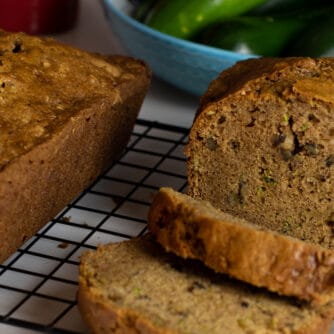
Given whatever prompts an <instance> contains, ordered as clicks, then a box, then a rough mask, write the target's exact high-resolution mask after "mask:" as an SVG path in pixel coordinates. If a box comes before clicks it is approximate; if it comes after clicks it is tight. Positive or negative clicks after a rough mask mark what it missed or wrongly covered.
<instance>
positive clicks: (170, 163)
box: [0, 120, 188, 334]
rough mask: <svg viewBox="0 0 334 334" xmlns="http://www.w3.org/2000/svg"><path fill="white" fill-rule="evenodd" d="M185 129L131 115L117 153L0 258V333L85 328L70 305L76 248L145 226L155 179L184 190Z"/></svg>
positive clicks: (79, 250)
mask: <svg viewBox="0 0 334 334" xmlns="http://www.w3.org/2000/svg"><path fill="white" fill-rule="evenodd" d="M187 134H188V130H187V129H184V128H179V127H172V126H168V125H164V124H161V123H153V122H148V121H144V120H137V122H136V125H135V127H134V131H133V133H132V136H131V139H130V141H129V144H128V146H127V148H126V149H125V151H124V152H123V154H122V156H121V157H120V159H119V160H118V161H116V162H115V163H113V164H112V166H111V167H110V168H109V169H108V170H107V172H106V173H104V174H103V175H102V176H100V177H99V178H98V179H97V180H96V181H95V182H94V184H92V185H91V187H89V188H88V189H86V190H85V191H84V192H83V193H82V194H80V195H79V196H78V197H77V198H76V199H75V200H73V202H72V203H70V204H69V205H68V206H67V207H65V208H64V209H63V210H62V212H60V213H59V214H58V215H57V216H56V217H55V218H54V219H53V220H52V221H50V222H49V223H48V224H47V225H46V226H45V227H44V228H43V229H42V230H40V231H39V232H38V233H37V234H36V235H35V236H34V237H33V238H31V239H30V240H29V241H28V242H26V243H25V244H24V245H23V246H22V247H21V248H20V249H19V250H18V251H17V252H16V253H15V254H13V255H12V256H11V257H10V258H9V259H8V260H7V261H6V262H5V263H3V264H2V265H0V333H6V334H7V333H8V334H12V333H13V334H14V333H15V334H18V333H22V334H32V333H43V332H45V333H64V334H65V333H88V331H87V329H86V327H85V325H84V324H83V323H82V320H81V317H80V315H79V312H78V310H77V307H76V291H77V276H78V264H79V258H80V254H82V252H84V251H86V250H89V249H94V248H95V247H96V246H97V245H98V244H104V243H110V242H116V241H121V240H124V239H129V238H131V237H135V236H138V235H140V234H142V233H144V232H145V229H146V216H147V211H148V207H149V205H150V202H151V199H152V195H153V193H154V192H155V191H156V190H157V189H158V188H159V187H160V186H171V187H173V188H174V189H178V190H181V191H183V190H185V188H186V178H185V175H186V171H185V157H184V154H183V151H184V145H185V143H186V140H187Z"/></svg>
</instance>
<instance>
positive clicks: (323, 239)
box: [186, 58, 334, 249]
mask: <svg viewBox="0 0 334 334" xmlns="http://www.w3.org/2000/svg"><path fill="white" fill-rule="evenodd" d="M186 155H187V158H188V163H187V165H188V181H189V188H188V189H189V194H190V195H191V196H193V197H196V198H201V199H205V200H208V201H210V202H211V203H212V204H213V205H214V206H215V207H217V208H220V209H222V210H223V211H225V212H228V213H230V214H233V215H236V216H238V217H241V218H245V219H247V220H248V221H249V222H251V223H254V224H258V225H261V226H264V227H266V228H269V229H272V230H274V231H277V232H281V233H284V234H286V235H288V236H292V237H296V238H299V239H301V240H305V241H308V242H311V243H314V244H316V245H321V246H323V247H326V248H329V249H333V247H334V238H333V236H334V205H333V194H334V175H333V171H334V58H323V59H310V58H284V59H270V58H267V59H266V58H260V59H251V60H247V61H243V62H240V63H237V64H236V65H235V66H233V67H232V68H230V69H228V70H226V71H224V72H223V73H222V74H221V75H220V76H219V77H218V78H217V79H216V80H214V81H213V82H212V83H211V85H210V86H209V88H208V91H207V92H206V94H205V95H204V96H203V97H202V99H201V103H200V107H199V109H198V112H197V115H196V118H195V120H194V123H193V126H192V129H191V132H190V136H189V143H188V145H187V147H186Z"/></svg>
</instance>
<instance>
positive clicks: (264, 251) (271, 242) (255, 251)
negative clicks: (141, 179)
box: [148, 188, 334, 304]
mask: <svg viewBox="0 0 334 334" xmlns="http://www.w3.org/2000/svg"><path fill="white" fill-rule="evenodd" d="M148 228H149V230H150V232H151V233H152V234H153V235H154V236H155V238H156V240H157V241H158V242H159V243H160V244H161V245H162V246H163V247H164V248H165V249H166V250H167V251H170V252H173V253H175V254H177V255H179V256H181V257H183V258H193V259H198V260H201V261H203V262H204V263H205V264H206V265H207V266H208V267H210V268H212V269H214V270H215V271H216V272H223V273H227V274H229V275H230V276H233V277H235V278H238V279H239V280H242V281H245V282H248V283H250V284H252V285H255V286H258V287H266V288H267V289H269V290H271V291H274V292H278V293H279V294H281V295H287V296H295V297H298V298H299V299H303V300H307V301H310V302H312V303H313V304H325V303H328V302H329V301H333V300H334V285H333V277H334V251H333V250H329V249H327V248H325V247H321V246H319V245H315V244H313V243H310V242H305V241H301V240H299V239H296V238H291V237H289V236H286V235H284V234H281V233H277V232H275V231H272V230H268V229H267V228H265V227H261V226H259V225H254V224H251V223H248V222H247V221H246V220H244V219H242V218H238V217H235V216H232V215H230V214H227V213H224V212H222V211H220V210H218V209H216V208H214V207H213V206H212V205H211V204H210V203H209V202H207V201H203V200H198V199H193V198H191V197H190V196H187V195H185V194H182V193H179V192H177V191H174V190H173V189H171V188H161V189H160V191H159V192H158V193H157V194H156V196H155V197H154V200H153V202H152V205H151V207H150V211H149V215H148Z"/></svg>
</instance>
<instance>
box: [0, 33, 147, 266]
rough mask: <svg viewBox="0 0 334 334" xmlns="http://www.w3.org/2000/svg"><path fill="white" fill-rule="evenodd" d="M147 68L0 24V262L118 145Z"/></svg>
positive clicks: (113, 154) (116, 151)
mask: <svg viewBox="0 0 334 334" xmlns="http://www.w3.org/2000/svg"><path fill="white" fill-rule="evenodd" d="M150 78H151V72H150V70H149V69H148V67H147V66H146V65H145V64H144V63H143V62H141V61H139V60H135V59H131V58H128V57H121V56H111V57H102V56H98V55H93V54H90V53H87V52H84V51H81V50H78V49H75V48H72V47H70V46H66V45H64V44H60V43H58V42H56V41H54V40H52V39H48V38H45V39H44V38H38V37H33V36H28V35H25V34H23V33H15V34H13V33H7V32H4V31H0V262H1V261H3V260H4V259H5V258H6V257H7V256H8V255H9V254H11V253H12V252H13V251H14V250H16V249H17V248H18V247H19V246H20V245H21V244H22V243H23V242H24V241H25V240H27V238H29V237H31V236H32V235H33V234H34V233H35V232H36V231H37V230H38V229H39V228H41V227H42V226H43V224H45V223H47V222H48V220H50V219H51V218H53V217H54V216H55V215H56V214H57V213H58V212H59V211H60V210H61V209H63V207H64V206H65V205H66V204H67V203H68V202H69V201H70V200H72V199H73V198H74V196H76V195H77V194H78V193H79V192H80V191H82V190H83V189H84V188H85V187H87V186H88V185H89V184H90V183H91V182H92V181H93V180H94V179H95V178H96V177H97V176H98V175H99V174H100V173H101V172H102V171H103V170H104V169H105V168H106V167H107V166H108V165H109V164H110V162H111V161H112V160H113V159H114V158H116V157H117V155H118V154H119V153H120V152H121V151H122V150H123V149H124V147H125V145H126V143H127V141H128V139H129V136H130V134H131V130H132V128H133V125H134V122H135V119H136V117H137V114H138V112H139V109H140V106H141V104H142V102H143V99H144V96H145V94H146V92H147V90H148V87H149V83H150Z"/></svg>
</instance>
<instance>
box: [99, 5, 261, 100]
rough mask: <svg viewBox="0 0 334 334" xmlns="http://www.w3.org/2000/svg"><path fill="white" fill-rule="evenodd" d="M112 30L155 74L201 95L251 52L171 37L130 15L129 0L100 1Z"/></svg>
mask: <svg viewBox="0 0 334 334" xmlns="http://www.w3.org/2000/svg"><path fill="white" fill-rule="evenodd" d="M101 1H102V4H103V6H104V10H105V14H106V17H107V20H108V22H109V24H110V26H111V29H112V31H113V32H114V33H115V35H116V36H117V37H118V39H119V41H120V43H121V44H122V46H123V47H124V48H125V49H126V50H127V51H128V52H129V54H130V55H132V56H134V57H137V58H141V59H142V60H144V61H146V62H147V63H148V64H149V65H150V67H151V69H152V70H153V73H154V74H155V75H156V76H157V77H159V78H161V79H163V80H165V81H167V82H169V83H171V84H173V85H174V86H176V87H178V88H180V89H182V90H185V91H187V92H189V93H192V94H195V95H202V94H203V93H204V92H205V91H206V89H207V87H208V85H209V83H210V82H211V81H212V80H213V79H215V78H216V77H217V76H218V75H219V73H220V72H221V71H222V70H224V69H226V68H228V67H230V66H232V65H233V64H234V63H235V62H236V61H239V60H243V59H247V58H250V57H255V56H250V55H244V54H239V53H236V52H231V51H227V50H222V49H218V48H213V47H209V46H205V45H202V44H198V43H193V42H189V41H185V40H182V39H179V38H175V37H172V36H169V35H167V34H164V33H161V32H159V31H157V30H154V29H151V28H149V27H148V26H146V25H144V24H142V23H140V22H138V21H136V20H135V19H133V18H131V16H130V13H131V11H132V9H133V7H132V5H131V2H130V1H129V0H101Z"/></svg>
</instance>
